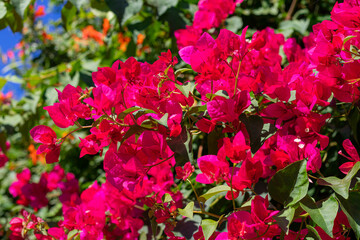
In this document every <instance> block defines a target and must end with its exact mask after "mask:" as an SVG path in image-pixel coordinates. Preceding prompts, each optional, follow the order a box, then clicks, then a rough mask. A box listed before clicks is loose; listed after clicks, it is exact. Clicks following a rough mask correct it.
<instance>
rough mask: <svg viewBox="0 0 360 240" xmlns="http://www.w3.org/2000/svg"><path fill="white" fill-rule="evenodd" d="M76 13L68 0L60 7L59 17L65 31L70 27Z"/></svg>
mask: <svg viewBox="0 0 360 240" xmlns="http://www.w3.org/2000/svg"><path fill="white" fill-rule="evenodd" d="M75 15H76V7H75V6H74V5H73V4H72V3H71V2H70V1H68V2H67V3H66V4H65V5H64V7H63V8H62V9H61V19H62V22H63V25H64V28H65V30H66V31H69V30H70V29H71V23H72V22H73V19H74V17H75Z"/></svg>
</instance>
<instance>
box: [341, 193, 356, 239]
mask: <svg viewBox="0 0 360 240" xmlns="http://www.w3.org/2000/svg"><path fill="white" fill-rule="evenodd" d="M336 198H337V199H338V200H339V202H340V206H341V209H342V210H343V211H344V213H345V215H346V216H347V218H348V220H349V223H350V226H351V228H352V230H353V231H354V232H355V235H356V239H359V238H360V192H350V193H349V196H348V198H347V199H345V198H343V197H342V196H341V195H337V194H336Z"/></svg>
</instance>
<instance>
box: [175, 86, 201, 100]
mask: <svg viewBox="0 0 360 240" xmlns="http://www.w3.org/2000/svg"><path fill="white" fill-rule="evenodd" d="M175 86H176V88H177V89H179V90H180V92H182V94H184V96H185V97H187V98H188V97H189V93H192V92H193V91H194V89H195V86H196V85H195V83H194V82H186V83H184V84H183V85H179V84H176V83H175Z"/></svg>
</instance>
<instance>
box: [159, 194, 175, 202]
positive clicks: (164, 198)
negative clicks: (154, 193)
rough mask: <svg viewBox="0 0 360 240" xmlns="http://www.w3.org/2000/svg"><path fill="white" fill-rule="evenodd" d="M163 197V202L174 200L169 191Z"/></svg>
mask: <svg viewBox="0 0 360 240" xmlns="http://www.w3.org/2000/svg"><path fill="white" fill-rule="evenodd" d="M161 199H162V201H163V203H168V202H171V201H174V200H173V198H172V197H171V195H170V194H169V193H165V194H164V195H163V196H162V198H161Z"/></svg>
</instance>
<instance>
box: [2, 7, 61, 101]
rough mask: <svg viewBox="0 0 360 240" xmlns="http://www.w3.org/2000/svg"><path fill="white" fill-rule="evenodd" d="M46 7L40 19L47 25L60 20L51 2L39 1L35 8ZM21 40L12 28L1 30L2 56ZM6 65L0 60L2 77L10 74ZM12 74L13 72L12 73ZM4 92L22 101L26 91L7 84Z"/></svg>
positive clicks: (16, 85) (58, 11)
mask: <svg viewBox="0 0 360 240" xmlns="http://www.w3.org/2000/svg"><path fill="white" fill-rule="evenodd" d="M39 5H44V6H45V13H46V15H45V16H43V17H40V18H39V19H40V20H41V21H43V22H44V23H45V24H46V23H48V22H49V21H50V20H54V19H58V18H60V10H59V9H56V10H55V11H54V10H51V9H50V6H49V0H37V1H36V4H35V6H39ZM20 40H21V33H13V32H12V31H11V29H10V27H7V28H5V29H3V30H0V49H1V52H2V54H6V52H7V51H8V50H12V49H13V48H14V47H15V45H16V44H17V43H18V42H19V41H20ZM5 66H6V64H3V62H2V61H1V58H0V76H4V75H6V74H9V72H8V73H6V74H5V73H4V72H3V68H4V67H5ZM10 73H11V72H10ZM1 91H2V92H4V93H6V92H8V91H12V92H13V94H14V98H15V99H20V98H21V97H22V96H23V95H24V93H25V92H24V90H22V89H21V87H20V86H19V84H14V83H7V84H6V85H5V86H4V87H3V88H2V89H1Z"/></svg>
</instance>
